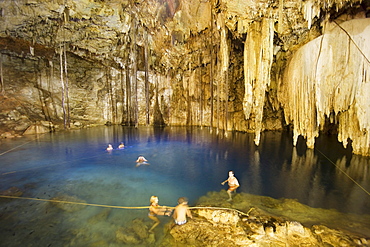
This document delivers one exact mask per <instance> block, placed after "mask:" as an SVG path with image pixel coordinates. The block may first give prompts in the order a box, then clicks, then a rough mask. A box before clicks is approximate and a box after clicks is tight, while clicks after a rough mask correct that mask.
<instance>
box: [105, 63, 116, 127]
mask: <svg viewBox="0 0 370 247" xmlns="http://www.w3.org/2000/svg"><path fill="white" fill-rule="evenodd" d="M105 78H106V80H105V86H106V88H107V104H106V106H105V108H106V111H107V120H108V121H110V122H111V123H113V124H114V123H115V116H114V102H113V87H112V83H111V78H110V68H109V67H106V69H105Z"/></svg>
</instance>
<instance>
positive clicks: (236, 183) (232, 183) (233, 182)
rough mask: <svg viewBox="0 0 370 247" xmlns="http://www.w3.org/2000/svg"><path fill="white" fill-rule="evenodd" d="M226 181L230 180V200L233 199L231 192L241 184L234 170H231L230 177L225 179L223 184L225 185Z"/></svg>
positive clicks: (228, 191) (228, 192)
mask: <svg viewBox="0 0 370 247" xmlns="http://www.w3.org/2000/svg"><path fill="white" fill-rule="evenodd" d="M226 182H228V185H229V189H228V190H227V194H228V195H229V199H228V201H231V200H232V197H231V193H232V192H233V191H235V192H236V189H237V188H238V187H239V186H240V185H239V181H238V179H236V177H234V172H233V171H229V178H228V179H226V180H225V181H223V182H222V183H221V184H222V185H224V184H225V183H226Z"/></svg>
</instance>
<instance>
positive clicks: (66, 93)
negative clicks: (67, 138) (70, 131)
mask: <svg viewBox="0 0 370 247" xmlns="http://www.w3.org/2000/svg"><path fill="white" fill-rule="evenodd" d="M63 55H64V74H65V79H64V83H65V87H64V89H65V99H66V104H67V107H66V108H67V109H66V118H67V119H66V126H67V128H69V127H70V109H69V82H68V69H67V68H68V64H67V52H66V46H65V43H64V44H63Z"/></svg>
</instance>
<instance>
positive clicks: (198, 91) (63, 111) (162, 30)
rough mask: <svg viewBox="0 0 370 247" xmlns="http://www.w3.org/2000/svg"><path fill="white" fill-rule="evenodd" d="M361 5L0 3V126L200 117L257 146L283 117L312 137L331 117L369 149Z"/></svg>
mask: <svg viewBox="0 0 370 247" xmlns="http://www.w3.org/2000/svg"><path fill="white" fill-rule="evenodd" d="M368 15H369V4H368V2H367V1H361V0H330V1H329V0H324V1H319V0H308V1H304V2H302V1H297V0H279V1H267V0H258V1H226V0H225V1H224V0H210V1H201V0H187V1H184V0H160V1H155V0H147V1H135V0H123V1H121V0H120V1H118V0H112V1H94V0H82V1H73V0H68V1H60V0H48V1H41V0H18V1H2V2H1V3H0V22H1V24H2V25H1V26H0V50H1V54H0V55H1V56H0V79H1V80H0V82H1V85H0V86H1V88H0V89H1V90H0V93H1V95H0V100H1V102H14V104H7V106H10V107H1V108H0V110H1V111H0V127H1V129H2V132H8V133H11V135H12V136H15V135H18V134H22V133H23V131H25V130H26V129H27V128H28V127H29V126H31V125H34V124H35V123H38V122H40V121H47V122H50V123H52V126H53V127H52V128H51V129H50V130H51V131H54V130H55V129H58V128H59V129H69V128H81V127H89V126H94V125H102V124H105V123H107V122H110V123H112V124H125V125H197V126H212V127H215V128H217V129H218V130H226V131H248V132H254V133H255V143H256V144H257V145H258V144H259V141H260V133H261V132H262V131H264V130H283V129H290V128H292V129H293V131H294V142H295V141H296V140H297V138H298V136H299V135H301V136H303V137H304V138H306V140H307V144H308V146H309V147H311V148H312V147H313V145H314V140H315V137H317V135H318V134H319V133H320V132H321V131H323V132H325V131H328V130H329V129H334V132H335V133H336V134H338V140H339V141H341V142H343V144H344V146H346V145H347V142H348V139H350V140H352V141H353V144H354V146H353V151H354V152H355V153H358V154H362V155H370V149H369V146H368V145H369V144H368V143H369V142H368V141H367V139H368V135H369V134H368V128H369V126H368V122H369V121H368V120H367V118H368V115H369V114H368V112H369V105H368V104H366V101H365V99H366V96H367V95H366V93H365V92H367V91H368V90H366V85H367V84H368V83H367V82H368V81H369V77H368V66H369V62H368V58H369V54H368V50H367V49H366V47H365V44H366V43H368V41H369V35H368V32H367V25H368V24H365V23H366V17H367V16H368ZM354 19H355V20H354ZM346 21H349V22H346ZM350 23H352V24H353V25H352V26H353V27H352V28H351V24H350ZM355 23H356V24H355ZM359 23H361V24H359ZM355 27H356V28H355ZM359 27H361V28H362V29H361V30H360V28H359ZM330 37H335V40H337V39H340V41H339V42H337V41H335V42H334V43H335V46H332V44H333V41H332V39H333V38H330ZM310 41H311V42H312V43H311V42H310ZM307 49H308V50H310V51H312V54H308V53H307V52H305V51H306V50H307ZM342 51H347V52H342ZM338 53H340V54H338ZM304 55H306V56H304ZM308 55H310V56H311V57H310V58H309V57H308ZM315 55H316V56H315ZM318 55H320V56H318ZM315 57H316V58H317V59H316V60H315V59H314V58H315ZM325 58H331V59H332V60H330V61H328V60H325ZM300 59H305V63H304V67H302V64H303V63H301V62H300V61H301V60H300ZM297 63H299V64H300V65H301V66H300V67H298V66H297ZM346 64H347V65H348V66H346V67H345V70H341V68H342V67H343V66H345V65H346ZM320 65H325V66H321V67H320ZM337 65H338V66H337ZM331 66H336V67H331ZM336 69H337V70H338V71H342V72H343V73H342V74H340V73H336V76H331V74H330V73H332V72H333V71H335V70H336ZM361 71H362V73H361ZM313 72H315V74H313ZM299 76H301V78H300V79H298V78H297V77H299ZM292 77H293V78H292ZM339 81H341V83H339V84H338V82H339ZM349 89H350V90H349ZM343 92H348V95H346V94H345V93H343ZM352 119H355V121H350V120H352ZM3 137H6V135H5V136H3Z"/></svg>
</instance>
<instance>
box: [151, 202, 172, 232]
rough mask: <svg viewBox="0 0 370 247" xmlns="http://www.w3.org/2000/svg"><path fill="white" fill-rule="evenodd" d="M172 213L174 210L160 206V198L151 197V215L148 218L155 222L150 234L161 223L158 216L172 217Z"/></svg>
mask: <svg viewBox="0 0 370 247" xmlns="http://www.w3.org/2000/svg"><path fill="white" fill-rule="evenodd" d="M171 213H172V209H169V208H167V207H165V206H159V205H158V197H157V196H152V197H150V206H149V214H148V217H149V218H150V219H151V220H153V221H154V225H153V226H152V227H151V228H150V230H149V232H153V230H154V228H156V227H157V226H158V225H159V224H160V223H161V221H160V220H159V219H158V217H157V215H167V216H170V215H171Z"/></svg>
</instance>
